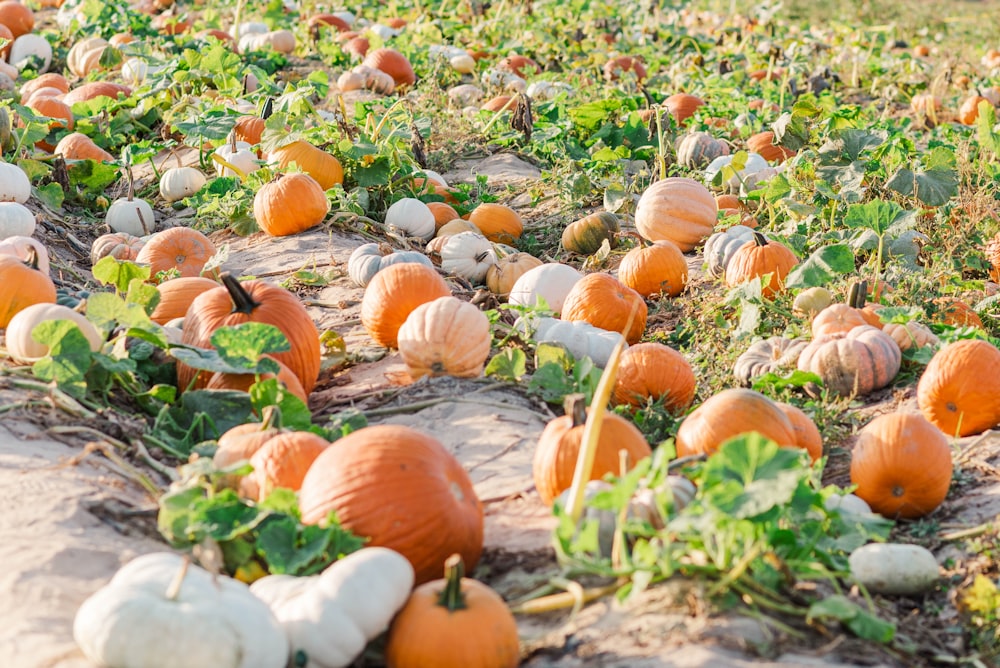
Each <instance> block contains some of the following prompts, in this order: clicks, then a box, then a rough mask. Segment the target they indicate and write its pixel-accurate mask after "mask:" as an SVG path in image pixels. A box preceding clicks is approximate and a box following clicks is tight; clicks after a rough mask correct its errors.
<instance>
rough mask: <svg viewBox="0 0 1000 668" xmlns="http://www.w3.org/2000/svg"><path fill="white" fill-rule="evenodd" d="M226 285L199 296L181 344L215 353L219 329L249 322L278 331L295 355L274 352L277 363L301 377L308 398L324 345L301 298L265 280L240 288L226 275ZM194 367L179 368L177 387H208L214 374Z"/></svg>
mask: <svg viewBox="0 0 1000 668" xmlns="http://www.w3.org/2000/svg"><path fill="white" fill-rule="evenodd" d="M221 279H222V285H221V286H219V287H217V288H213V289H212V290H208V291H206V292H203V293H202V294H200V295H198V296H197V297H196V298H195V300H194V301H193V302H191V306H190V308H188V310H187V313H186V314H185V315H184V330H183V331H184V336H183V338H182V339H181V341H182V343H184V344H186V345H190V346H196V347H198V348H211V347H212V344H211V338H212V334H214V333H215V330H217V329H219V328H220V327H224V326H230V325H240V324H243V323H246V322H260V323H265V324H268V325H274V326H275V327H277V328H278V329H280V330H281V331H282V332H283V333H284V335H285V337H286V338H287V339H288V342H289V344H290V345H291V350H288V351H285V352H281V353H274V354H273V356H274V358H275V359H277V360H278V361H279V362H282V363H284V364H286V365H287V366H288V368H289V369H291V370H292V372H293V373H294V374H295V375H296V376H298V378H299V382H301V383H302V388H303V389H304V390H305V392H306V393H309V392H312V389H313V387H314V386H315V385H316V379H317V378H318V377H319V365H320V346H319V332H318V331H317V329H316V324H315V323H313V321H312V318H311V317H310V316H309V313H308V312H307V311H306V308H305V306H303V305H302V302H301V301H299V298H298V297H296V296H295V295H293V294H292V293H291V292H289V291H288V290H286V289H284V288H282V287H281V286H278V285H274V284H272V283H267V282H266V281H246V282H245V283H240V281H239V280H237V279H236V277H235V276H232V275H230V274H228V273H224V274H222V276H221ZM195 376H196V371H195V369H192V368H191V367H189V366H187V365H186V364H183V363H181V362H178V363H177V382H178V387H180V388H181V389H182V391H183V389H185V388H187V386H188V385H189V384H191V382H192V380H195V387H204V386H205V384H206V383H207V382H208V379H209V378H210V377H211V374H210V373H207V372H201V373H198V374H197V379H195Z"/></svg>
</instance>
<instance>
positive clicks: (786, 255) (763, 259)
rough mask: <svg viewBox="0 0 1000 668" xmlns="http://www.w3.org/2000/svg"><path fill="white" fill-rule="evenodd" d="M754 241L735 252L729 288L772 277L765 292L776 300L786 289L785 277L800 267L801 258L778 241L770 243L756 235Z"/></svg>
mask: <svg viewBox="0 0 1000 668" xmlns="http://www.w3.org/2000/svg"><path fill="white" fill-rule="evenodd" d="M753 237H754V238H753V241H747V242H746V243H744V244H743V245H742V246H740V247H739V249H738V250H737V251H736V252H735V253H733V257H732V258H731V259H730V260H729V264H728V265H727V266H726V285H727V286H729V287H735V286H737V285H739V284H740V283H743V282H745V281H749V280H752V279H754V278H757V277H758V276H764V275H767V274H770V275H771V279H770V281H769V282H768V284H767V285H766V286H764V288H763V289H762V290H761V295H762V296H764V297H765V298H767V299H771V298H773V297H774V296H775V295H777V294H778V293H779V292H782V291H784V289H785V277H786V276H788V274H789V272H791V270H792V269H793V268H794V267H795V265H796V264H798V262H799V259H798V258H797V257H795V253H793V252H792V251H791V249H789V248H788V247H787V246H785V245H784V244H782V243H779V242H777V241H768V240H766V239H765V238H764V235H762V234H760V233H758V232H754V235H753Z"/></svg>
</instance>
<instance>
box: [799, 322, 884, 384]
mask: <svg viewBox="0 0 1000 668" xmlns="http://www.w3.org/2000/svg"><path fill="white" fill-rule="evenodd" d="M901 363H902V352H901V351H900V350H899V346H898V345H897V344H896V342H895V341H893V339H892V337H891V336H889V335H888V334H886V333H885V332H883V331H882V330H881V329H878V328H877V327H872V326H871V325H861V326H859V327H855V328H853V329H852V330H850V331H849V332H839V333H837V334H823V335H821V336H819V337H817V338H815V339H813V340H812V341H810V342H809V345H807V346H806V347H805V348H803V350H802V353H801V354H800V355H799V361H798V368H799V370H801V371H811V372H812V373H815V374H816V375H818V376H819V377H820V378H822V379H823V387H824V388H825V389H827V390H829V391H830V392H831V393H833V394H835V395H837V396H841V397H853V396H859V395H863V394H868V393H869V392H872V391H874V390H878V389H881V388H883V387H885V386H886V385H888V384H889V383H891V382H892V380H893V379H894V378H895V377H896V374H897V373H899V367H900V364H901Z"/></svg>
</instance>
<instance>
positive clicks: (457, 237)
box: [441, 232, 497, 284]
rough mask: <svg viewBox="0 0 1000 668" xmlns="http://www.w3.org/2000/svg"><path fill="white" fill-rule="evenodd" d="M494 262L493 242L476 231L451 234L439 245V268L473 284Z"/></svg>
mask: <svg viewBox="0 0 1000 668" xmlns="http://www.w3.org/2000/svg"><path fill="white" fill-rule="evenodd" d="M496 263H497V254H496V251H495V250H494V249H493V244H492V243H491V242H490V240H489V239H487V238H486V237H484V236H483V235H482V234H479V233H477V232H460V233H458V234H453V235H451V236H450V237H448V240H447V241H445V243H444V246H442V247H441V269H442V270H444V271H446V272H448V273H449V274H454V275H455V276H459V277H461V278H464V279H466V280H467V281H471V282H472V283H473V284H478V283H482V282H483V280H484V279H485V278H486V272H487V271H489V269H490V267H492V266H493V265H495V264H496Z"/></svg>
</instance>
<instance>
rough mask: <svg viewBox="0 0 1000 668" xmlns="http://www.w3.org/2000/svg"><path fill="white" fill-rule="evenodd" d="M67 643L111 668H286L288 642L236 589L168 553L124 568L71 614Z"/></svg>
mask: <svg viewBox="0 0 1000 668" xmlns="http://www.w3.org/2000/svg"><path fill="white" fill-rule="evenodd" d="M73 638H74V640H76V643H77V644H78V645H79V646H80V649H82V650H83V653H84V654H85V655H86V656H87V658H88V659H90V660H91V661H93V662H95V663H96V664H97V665H99V666H109V667H110V668H178V667H179V666H184V668H284V666H285V663H286V662H287V661H288V639H287V637H286V636H285V632H284V631H283V630H282V629H281V627H279V626H278V623H277V621H275V619H274V616H273V615H272V614H271V610H270V609H269V608H268V607H267V604H266V603H264V602H263V601H261V600H260V599H258V598H257V597H256V596H254V595H253V594H251V593H250V588H249V587H247V585H245V584H243V583H242V582H238V581H237V580H233V579H232V578H228V577H225V576H222V575H220V576H215V577H213V576H212V575H211V574H210V573H209V572H208V571H206V570H204V569H203V568H199V567H198V566H194V565H191V564H190V563H189V562H188V561H187V560H186V559H185V558H184V557H181V556H180V555H178V554H174V553H172V552H154V553H152V554H146V555H143V556H141V557H138V558H137V559H134V560H133V561H130V562H129V563H127V564H126V565H125V566H123V567H122V568H121V569H120V570H119V571H118V572H117V573H115V575H114V577H113V578H112V579H111V582H109V583H108V584H107V585H105V586H104V587H103V588H101V589H99V590H98V591H97V592H95V593H94V595H93V596H91V597H90V598H88V599H87V600H86V601H84V602H83V605H81V606H80V609H79V610H77V613H76V619H75V620H74V623H73Z"/></svg>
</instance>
